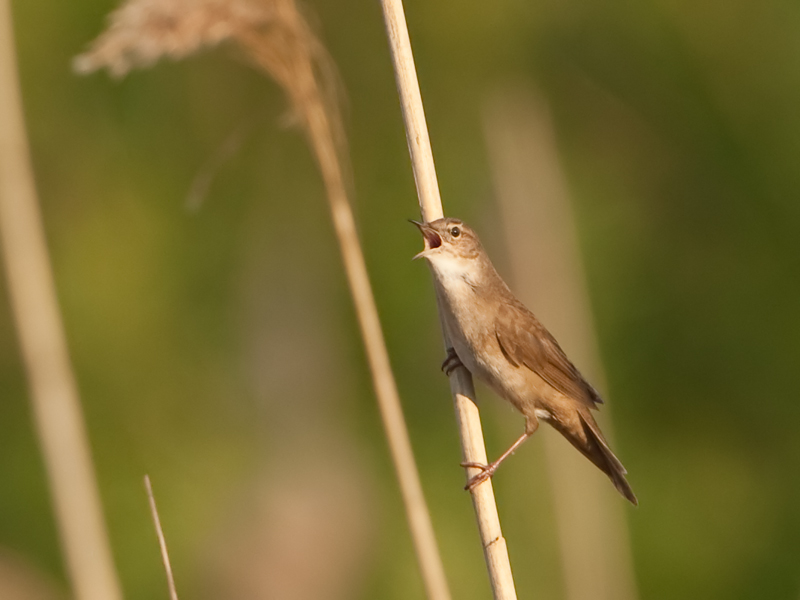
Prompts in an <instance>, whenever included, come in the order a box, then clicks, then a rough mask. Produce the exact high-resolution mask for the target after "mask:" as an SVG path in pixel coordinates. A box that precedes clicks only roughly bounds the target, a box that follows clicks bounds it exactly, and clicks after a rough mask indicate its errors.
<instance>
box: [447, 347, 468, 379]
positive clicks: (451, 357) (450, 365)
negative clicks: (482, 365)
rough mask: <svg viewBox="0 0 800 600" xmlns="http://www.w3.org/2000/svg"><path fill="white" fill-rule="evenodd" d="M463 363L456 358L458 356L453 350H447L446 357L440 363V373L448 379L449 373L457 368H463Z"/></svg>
mask: <svg viewBox="0 0 800 600" xmlns="http://www.w3.org/2000/svg"><path fill="white" fill-rule="evenodd" d="M463 366H464V363H462V362H461V359H460V358H458V354H456V351H455V348H448V349H447V357H446V358H445V359H444V362H443V363H442V371H444V374H445V375H447V376H448V377H450V373H452V372H453V371H454V370H456V369H457V368H458V367H463Z"/></svg>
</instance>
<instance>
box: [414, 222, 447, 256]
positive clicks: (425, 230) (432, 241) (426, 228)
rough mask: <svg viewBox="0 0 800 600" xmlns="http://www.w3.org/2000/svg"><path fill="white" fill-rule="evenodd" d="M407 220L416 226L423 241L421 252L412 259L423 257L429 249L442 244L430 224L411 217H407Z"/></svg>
mask: <svg viewBox="0 0 800 600" xmlns="http://www.w3.org/2000/svg"><path fill="white" fill-rule="evenodd" d="M409 221H411V223H413V224H414V225H416V226H417V228H418V229H419V232H420V233H421V234H422V237H423V239H424V241H425V248H424V249H423V250H422V252H420V253H419V254H417V255H415V256H414V260H416V259H418V258H420V257H424V256H425V255H426V254H427V253H428V252H429V251H430V250H433V249H434V248H438V247H439V246H441V245H442V238H441V237H440V236H439V234H438V233H436V232H435V231H434V230H433V228H432V227H431V226H430V225H428V224H427V223H420V222H419V221H414V220H412V219H409Z"/></svg>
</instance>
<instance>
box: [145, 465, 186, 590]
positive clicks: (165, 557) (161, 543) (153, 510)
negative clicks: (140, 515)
mask: <svg viewBox="0 0 800 600" xmlns="http://www.w3.org/2000/svg"><path fill="white" fill-rule="evenodd" d="M144 489H145V491H146V492H147V503H148V504H149V505H150V516H151V517H152V518H153V527H155V530H156V537H157V538H158V548H159V550H160V551H161V562H162V563H163V564H164V573H165V574H166V576H167V589H168V590H169V598H170V600H178V590H177V588H176V587H175V577H174V576H173V574H172V564H171V563H170V562H169V552H168V551H167V540H166V538H165V537H164V530H163V529H162V528H161V519H160V518H159V516H158V507H157V506H156V497H155V495H154V494H153V486H152V485H151V483H150V476H149V475H145V476H144Z"/></svg>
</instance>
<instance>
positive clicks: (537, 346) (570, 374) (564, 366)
mask: <svg viewBox="0 0 800 600" xmlns="http://www.w3.org/2000/svg"><path fill="white" fill-rule="evenodd" d="M495 335H496V336H497V341H498V343H499V344H500V350H502V352H503V354H504V356H505V357H506V358H507V359H508V361H509V362H510V363H511V364H513V365H514V366H515V367H519V366H524V367H527V368H528V369H530V370H531V371H533V372H534V373H536V374H537V375H538V376H539V377H541V378H542V379H543V380H544V381H546V382H547V383H548V384H550V385H551V386H553V387H554V388H555V389H556V390H558V391H559V392H561V393H562V394H564V395H565V396H567V397H569V398H574V399H575V400H578V401H580V402H581V403H583V404H585V405H586V406H588V407H589V408H595V404H600V403H602V402H603V399H602V398H600V395H599V394H598V393H597V391H595V389H594V388H593V387H592V386H591V385H589V384H588V383H587V382H586V380H585V379H584V378H583V376H582V375H581V374H580V372H579V371H578V369H577V368H575V365H573V364H572V362H570V360H569V359H568V358H567V355H566V354H564V351H563V350H562V349H561V346H559V345H558V342H557V341H556V339H555V338H554V337H553V336H552V335H551V334H550V332H549V331H547V329H545V328H544V325H542V324H541V323H540V322H539V320H538V319H537V318H536V317H535V316H534V315H533V313H531V312H530V311H529V310H528V309H527V308H525V307H524V306H523V305H522V304H521V303H519V302H513V303H507V304H503V305H502V306H501V308H500V310H499V311H498V313H497V320H496V321H495Z"/></svg>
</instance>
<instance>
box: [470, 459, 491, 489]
mask: <svg viewBox="0 0 800 600" xmlns="http://www.w3.org/2000/svg"><path fill="white" fill-rule="evenodd" d="M499 465H500V461H496V462H493V463H489V464H488V465H485V464H483V463H479V462H462V463H461V466H462V467H469V468H471V469H480V471H481V472H480V473H478V474H477V475H473V476H472V477H470V478H469V481H467V485H465V486H464V489H465V490H472V489H474V488H475V486H477V485H478V484H481V483H483V482H484V481H487V480H488V479H490V478H491V477H492V475H494V472H495V471H496V470H497V467H498V466H499Z"/></svg>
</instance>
